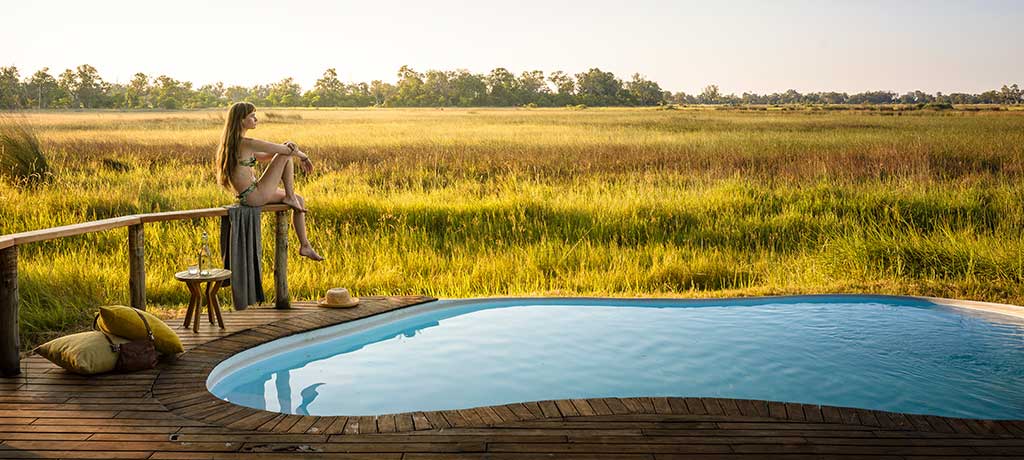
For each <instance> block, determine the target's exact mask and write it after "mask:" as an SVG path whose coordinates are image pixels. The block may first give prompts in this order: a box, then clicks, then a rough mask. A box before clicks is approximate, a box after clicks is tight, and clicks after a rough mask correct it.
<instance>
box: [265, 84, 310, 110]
mask: <svg viewBox="0 0 1024 460" xmlns="http://www.w3.org/2000/svg"><path fill="white" fill-rule="evenodd" d="M266 101H267V105H270V106H274V107H297V106H299V105H301V104H302V87H300V86H299V84H298V83H295V80H294V79H293V78H292V77H288V78H284V79H281V81H279V82H277V83H274V84H273V85H270V87H269V88H268V94H267V96H266Z"/></svg>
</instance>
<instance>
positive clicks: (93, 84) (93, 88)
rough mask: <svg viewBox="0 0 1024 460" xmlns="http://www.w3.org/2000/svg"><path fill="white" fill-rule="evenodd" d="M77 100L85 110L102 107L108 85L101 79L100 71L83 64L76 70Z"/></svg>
mask: <svg viewBox="0 0 1024 460" xmlns="http://www.w3.org/2000/svg"><path fill="white" fill-rule="evenodd" d="M75 82H76V85H77V86H76V88H75V92H76V99H77V100H78V102H79V104H81V106H82V107H85V108H87V109H88V108H94V107H102V106H103V105H104V104H103V103H104V102H105V101H104V100H103V99H104V96H106V92H107V89H108V88H107V84H106V83H105V82H104V81H103V78H101V77H100V73H99V71H97V70H96V68H95V67H93V66H91V65H89V64H82V65H80V66H78V68H77V69H75Z"/></svg>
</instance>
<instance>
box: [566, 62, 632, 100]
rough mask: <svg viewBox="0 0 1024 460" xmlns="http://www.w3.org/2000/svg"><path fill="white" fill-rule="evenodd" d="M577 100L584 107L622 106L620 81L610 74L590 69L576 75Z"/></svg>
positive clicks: (622, 94)
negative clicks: (584, 105)
mask: <svg viewBox="0 0 1024 460" xmlns="http://www.w3.org/2000/svg"><path fill="white" fill-rule="evenodd" d="M576 87H577V95H578V100H579V101H580V102H582V103H584V104H586V105H591V106H602V105H622V99H623V96H624V93H623V88H622V81H620V80H619V79H618V78H615V74H613V73H611V72H602V71H601V69H598V68H596V67H595V68H592V69H590V70H588V71H586V72H584V73H578V74H576Z"/></svg>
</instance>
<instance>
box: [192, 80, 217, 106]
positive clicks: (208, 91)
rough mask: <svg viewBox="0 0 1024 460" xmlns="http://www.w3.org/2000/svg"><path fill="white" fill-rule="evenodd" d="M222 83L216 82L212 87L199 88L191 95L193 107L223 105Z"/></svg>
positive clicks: (207, 85) (208, 85)
mask: <svg viewBox="0 0 1024 460" xmlns="http://www.w3.org/2000/svg"><path fill="white" fill-rule="evenodd" d="M224 94H225V92H224V83H222V82H219V81H218V82H217V83H214V84H212V85H210V84H206V85H203V86H200V87H199V89H198V90H197V91H196V92H195V94H194V95H193V100H192V104H191V105H192V106H193V107H220V106H222V105H223V104H224V102H225V98H224Z"/></svg>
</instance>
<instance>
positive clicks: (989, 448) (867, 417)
mask: <svg viewBox="0 0 1024 460" xmlns="http://www.w3.org/2000/svg"><path fill="white" fill-rule="evenodd" d="M416 299H422V298H416V297H405V298H382V297H366V298H365V303H364V304H361V305H360V307H358V308H356V309H352V310H329V311H323V310H321V309H318V308H316V307H315V306H314V305H313V304H311V303H303V302H295V303H294V306H295V308H292V309H288V310H276V309H272V308H252V309H248V310H245V311H241V312H228V313H226V314H225V324H226V325H227V326H228V328H227V330H224V331H221V330H219V328H215V327H211V326H210V325H208V324H206V323H205V322H203V324H202V325H201V327H200V331H199V333H198V334H193V333H192V332H191V330H189V329H185V328H182V327H180V324H177V323H178V322H179V320H169V321H168V324H169V325H170V326H171V327H172V328H174V330H175V331H177V332H178V333H179V334H181V336H182V338H183V343H185V345H186V348H187V350H188V352H187V353H185V354H184V355H182V356H180V357H179V358H178V359H177V360H174V361H173V362H162V363H161V364H160V366H159V367H158V368H157V369H155V370H153V371H146V372H139V373H133V374H126V375H117V374H111V375H100V376H93V377H83V376H78V375H73V374H69V373H67V372H65V371H64V370H62V369H60V368H59V367H56V366H55V365H53V364H52V363H49V362H48V361H45V360H44V359H42V358H40V357H37V356H30V357H26V358H25V359H24V360H23V368H24V369H25V371H24V373H23V374H22V375H20V376H17V377H14V378H4V379H0V457H4V458H7V457H10V458H21V457H25V458H154V459H157V458H165V459H175V458H181V459H186V458H193V459H199V458H204V459H212V458H224V459H231V458H238V459H250V458H263V459H290V458H305V457H308V456H315V457H317V458H359V459H363V458H370V459H373V458H380V459H402V460H405V459H430V458H438V459H441V458H444V459H448V458H453V459H458V458H482V457H485V458H492V459H532V458H538V457H544V458H564V459H571V458H587V459H590V458H595V459H600V458H609V459H610V458H615V459H620V458H622V459H629V458H638V459H639V458H642V459H647V460H654V459H672V458H709V459H710V458H718V459H724V458H737V459H751V460H752V459H754V458H762V457H763V458H773V457H786V458H824V457H840V456H841V457H843V458H847V457H846V456H849V458H873V459H883V458H901V457H917V456H921V457H929V456H947V457H957V458H970V457H977V458H984V457H998V456H1012V455H1015V454H1019V453H1020V452H1022V451H1024V422H1022V421H988V420H969V419H950V418H944V417H934V416H918V415H906V414H898V413H891V412H882V411H874V410H862V409H854V408H837V407H830V406H817V405H808V404H796V403H787V402H766V401H752V400H740V399H724V398H700V397H625V398H614V397H611V398H589V399H588V398H577V399H566V400H545V401H526V402H519V403H511V404H503V405H498V406H492V407H477V408H468V409H457V410H442V411H427V412H411V413H400V414H385V415H379V416H359V417H346V416H300V415H294V414H279V413H275V412H266V411H260V410H256V409H250V408H245V407H242V406H236V405H233V404H230V403H227V402H225V401H221V400H219V399H217V398H215V397H212V395H209V392H208V391H206V389H205V383H204V382H205V378H206V376H207V375H208V373H209V371H210V370H212V368H213V366H215V365H216V364H217V363H219V362H220V361H221V360H223V359H224V357H225V356H228V355H230V354H233V353H236V352H238V351H241V350H244V349H247V348H250V347H252V346H255V345H258V344H260V343H264V342H266V341H270V340H274V339H276V338H279V337H284V336H287V335H291V334H295V333H300V332H303V331H306V330H309V329H313V328H318V327H324V326H327V325H330V324H335V323H337V322H339V321H347V320H352V319H356V318H360V317H364V316H368V315H372V314H377V313H381V312H385V311H389V310H393V309H395V308H401V307H402V306H403V305H409V304H413V303H415V302H416Z"/></svg>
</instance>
